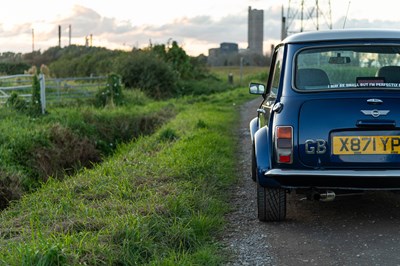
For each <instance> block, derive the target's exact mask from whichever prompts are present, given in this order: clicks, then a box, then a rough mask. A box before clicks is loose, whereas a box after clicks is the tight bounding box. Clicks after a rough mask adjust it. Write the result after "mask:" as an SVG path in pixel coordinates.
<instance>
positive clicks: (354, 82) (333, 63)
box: [294, 44, 400, 91]
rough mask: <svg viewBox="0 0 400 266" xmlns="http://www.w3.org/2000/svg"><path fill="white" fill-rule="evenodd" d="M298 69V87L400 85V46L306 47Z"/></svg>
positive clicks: (358, 87)
mask: <svg viewBox="0 0 400 266" xmlns="http://www.w3.org/2000/svg"><path fill="white" fill-rule="evenodd" d="M295 69H296V71H295V79H294V84H295V88H296V89H297V90H304V91H309V90H311V91H313V90H319V91H320V90H354V89H360V88H361V89H362V88H367V89H400V46H394V45H392V46H389V45H386V46H382V45H371V44H370V45H363V46H341V47H324V48H315V49H304V50H302V51H300V52H299V53H298V54H297V56H296V68H295Z"/></svg>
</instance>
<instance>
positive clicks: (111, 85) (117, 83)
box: [96, 74, 123, 107]
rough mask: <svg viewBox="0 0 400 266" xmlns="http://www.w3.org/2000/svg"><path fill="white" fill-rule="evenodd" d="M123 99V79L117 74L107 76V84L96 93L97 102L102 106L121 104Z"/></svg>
mask: <svg viewBox="0 0 400 266" xmlns="http://www.w3.org/2000/svg"><path fill="white" fill-rule="evenodd" d="M122 100H123V95H122V86H121V79H120V77H119V76H118V75H116V74H111V75H109V76H108V78H107V86H106V87H105V88H103V89H101V90H100V91H99V92H98V93H97V95H96V103H97V105H100V106H103V107H104V106H107V105H108V106H110V107H114V106H115V105H120V104H121V103H122Z"/></svg>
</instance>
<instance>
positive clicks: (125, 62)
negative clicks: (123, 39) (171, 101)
mask: <svg viewBox="0 0 400 266" xmlns="http://www.w3.org/2000/svg"><path fill="white" fill-rule="evenodd" d="M117 61H119V62H118V63H117V65H116V69H117V73H119V74H120V75H121V77H122V82H123V83H124V85H125V87H126V88H139V89H141V90H143V91H144V92H145V93H146V94H147V95H148V96H149V97H152V98H154V99H163V98H168V97H172V96H174V95H175V94H176V83H177V74H176V72H174V71H173V70H172V68H171V67H170V65H169V64H168V63H166V62H164V61H163V60H162V59H160V58H159V57H157V56H156V55H155V54H154V53H152V52H149V51H134V52H132V54H130V55H128V56H124V57H123V58H121V60H117Z"/></svg>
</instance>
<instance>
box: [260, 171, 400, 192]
mask: <svg viewBox="0 0 400 266" xmlns="http://www.w3.org/2000/svg"><path fill="white" fill-rule="evenodd" d="M264 177H265V179H266V181H267V182H266V184H267V186H268V183H270V184H272V186H274V187H276V186H278V187H282V188H289V189H296V188H321V189H328V188H329V189H355V190H360V189H361V190H400V170H385V169H382V170H291V169H272V170H269V171H267V172H265V174H264Z"/></svg>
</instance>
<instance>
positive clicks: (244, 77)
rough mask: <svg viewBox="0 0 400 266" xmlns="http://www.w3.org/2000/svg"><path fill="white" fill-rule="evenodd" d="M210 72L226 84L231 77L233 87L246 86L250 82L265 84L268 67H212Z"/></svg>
mask: <svg viewBox="0 0 400 266" xmlns="http://www.w3.org/2000/svg"><path fill="white" fill-rule="evenodd" d="M211 72H212V73H214V74H215V75H216V76H217V77H218V78H220V79H221V80H223V81H224V82H226V83H228V75H229V74H232V75H233V85H234V86H243V87H245V86H247V85H248V84H249V82H250V81H254V82H262V83H265V84H266V83H267V78H268V72H269V67H255V66H244V67H243V68H242V69H241V68H240V67H239V66H229V67H212V68H211Z"/></svg>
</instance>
